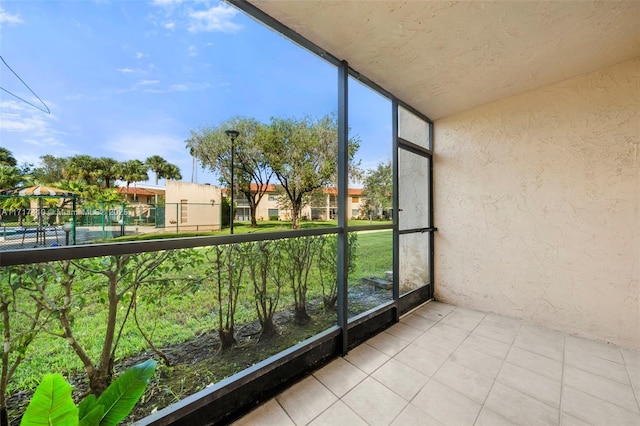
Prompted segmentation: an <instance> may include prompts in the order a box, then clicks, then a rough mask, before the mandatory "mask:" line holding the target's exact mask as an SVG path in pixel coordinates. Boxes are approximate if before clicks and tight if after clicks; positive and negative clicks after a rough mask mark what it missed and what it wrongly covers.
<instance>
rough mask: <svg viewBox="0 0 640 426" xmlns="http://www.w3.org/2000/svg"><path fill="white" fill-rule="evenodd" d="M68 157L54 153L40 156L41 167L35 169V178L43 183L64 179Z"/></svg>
mask: <svg viewBox="0 0 640 426" xmlns="http://www.w3.org/2000/svg"><path fill="white" fill-rule="evenodd" d="M66 162H67V159H66V158H62V157H55V156H53V155H43V156H42V157H40V167H36V168H35V169H34V170H33V173H32V174H33V178H34V180H35V181H36V182H39V183H42V184H52V183H57V182H60V181H61V180H63V179H64V176H65V175H64V169H65V166H66Z"/></svg>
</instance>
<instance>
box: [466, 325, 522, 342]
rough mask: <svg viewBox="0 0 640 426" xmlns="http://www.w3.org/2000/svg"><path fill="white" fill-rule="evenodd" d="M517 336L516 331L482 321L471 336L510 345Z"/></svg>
mask: <svg viewBox="0 0 640 426" xmlns="http://www.w3.org/2000/svg"><path fill="white" fill-rule="evenodd" d="M517 334H518V329H508V328H502V327H499V326H496V325H493V324H490V323H485V322H484V321H483V322H481V323H480V325H478V326H477V327H476V328H475V329H474V330H473V335H476V336H478V335H479V336H483V337H488V338H489V339H493V340H497V341H498V342H501V343H504V344H507V345H511V344H512V343H513V341H514V340H515V338H516V335H517Z"/></svg>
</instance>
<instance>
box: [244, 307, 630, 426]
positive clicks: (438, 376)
mask: <svg viewBox="0 0 640 426" xmlns="http://www.w3.org/2000/svg"><path fill="white" fill-rule="evenodd" d="M235 424H236V425H239V426H240V425H242V426H244V425H307V424H309V425H331V426H336V425H348V426H357V425H455V426H457V425H461V426H462V425H491V426H496V425H562V426H570V425H571V426H579V425H615V426H618V425H635V426H637V425H640V352H637V351H631V350H627V349H622V348H619V347H616V346H612V345H607V344H604V343H600V342H594V341H590V340H586V339H582V338H578V337H574V336H570V335H566V334H563V333H559V332H556V331H552V330H548V329H544V328H539V327H535V326H531V325H527V324H524V323H521V322H519V321H515V320H512V319H508V318H504V317H500V316H497V315H493V314H485V313H483V312H478V311H474V310H470V309H465V308H459V307H455V306H451V305H446V304H443V303H438V302H430V303H427V304H426V305H423V306H422V307H420V308H418V309H417V310H415V311H413V312H412V313H410V314H408V315H407V316H405V317H403V318H402V320H401V321H400V322H399V323H398V324H395V325H394V326H393V327H391V328H389V329H387V330H386V331H384V332H383V333H381V334H379V335H377V336H375V337H373V338H372V339H370V340H368V341H367V342H366V343H364V344H362V345H360V346H358V347H357V348H355V349H353V350H352V351H351V352H350V353H349V354H348V355H347V356H346V357H344V358H339V359H336V360H334V361H333V362H331V363H330V364H328V365H327V366H325V367H323V368H322V369H320V370H318V371H316V372H315V373H314V374H313V375H312V376H309V377H307V378H306V379H304V380H302V381H301V382H299V383H297V384H296V385H294V386H293V387H291V388H289V389H288V390H286V391H285V392H283V393H282V394H280V395H279V396H277V397H276V398H274V399H272V400H270V401H268V402H266V403H265V404H263V405H261V406H260V407H258V408H256V409H255V410H254V411H252V412H250V413H249V414H247V415H246V416H245V417H243V418H241V419H240V420H239V421H237V422H236V423H235Z"/></svg>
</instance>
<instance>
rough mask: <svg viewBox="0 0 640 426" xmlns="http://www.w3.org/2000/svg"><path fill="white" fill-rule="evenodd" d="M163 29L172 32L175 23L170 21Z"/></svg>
mask: <svg viewBox="0 0 640 426" xmlns="http://www.w3.org/2000/svg"><path fill="white" fill-rule="evenodd" d="M164 27H165V28H166V29H168V30H174V29H175V28H176V23H175V22H171V21H169V22H165V23H164Z"/></svg>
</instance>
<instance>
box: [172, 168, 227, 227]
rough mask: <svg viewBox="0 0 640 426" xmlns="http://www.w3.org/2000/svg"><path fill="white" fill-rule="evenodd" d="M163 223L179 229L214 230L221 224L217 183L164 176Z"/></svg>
mask: <svg viewBox="0 0 640 426" xmlns="http://www.w3.org/2000/svg"><path fill="white" fill-rule="evenodd" d="M166 185H167V186H166V192H165V214H164V217H165V224H164V226H165V227H167V228H171V227H175V229H177V230H181V231H215V230H219V229H220V228H221V216H220V207H221V203H222V195H221V190H220V188H219V187H217V186H213V185H207V184H204V185H203V184H198V183H189V182H178V181H175V180H167V184H166Z"/></svg>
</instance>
